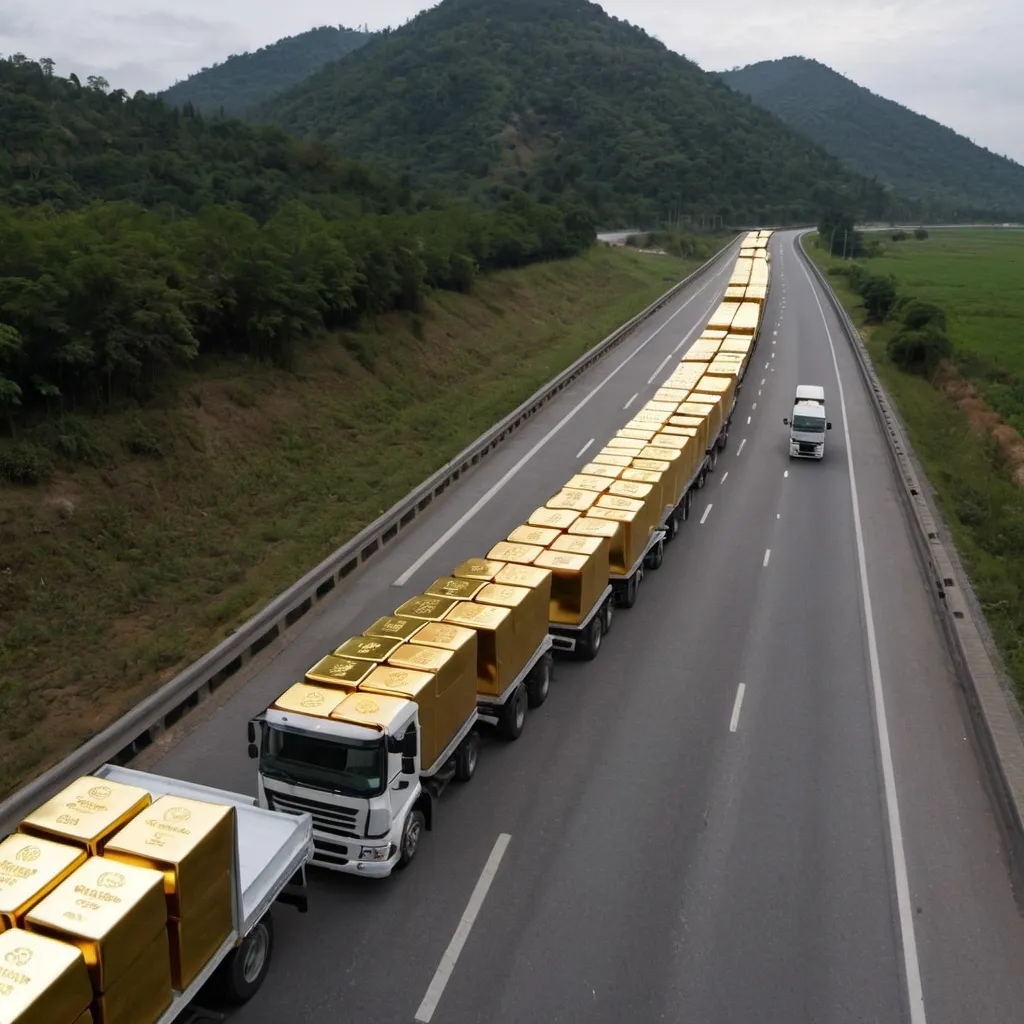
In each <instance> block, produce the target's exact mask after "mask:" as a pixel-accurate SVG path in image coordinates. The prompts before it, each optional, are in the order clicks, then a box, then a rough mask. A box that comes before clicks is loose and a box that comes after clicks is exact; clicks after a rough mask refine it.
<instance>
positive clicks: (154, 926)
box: [5, 857, 167, 992]
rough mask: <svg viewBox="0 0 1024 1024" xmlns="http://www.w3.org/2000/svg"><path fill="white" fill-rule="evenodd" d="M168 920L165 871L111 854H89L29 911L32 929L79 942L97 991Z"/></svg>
mask: <svg viewBox="0 0 1024 1024" xmlns="http://www.w3.org/2000/svg"><path fill="white" fill-rule="evenodd" d="M166 924H167V902H166V900H165V899H164V876H163V873H162V872H160V871H153V870H151V869H149V868H140V867H136V866H135V865H133V864H120V863H118V862H117V861H116V860H109V859H108V858H106V857H90V858H89V859H88V860H87V861H86V862H85V863H84V864H83V865H82V866H81V867H80V868H78V870H77V871H75V872H74V873H73V874H71V875H70V876H69V877H68V878H66V879H64V881H63V882H61V884H60V885H58V886H57V888H56V889H54V890H53V892H51V893H50V894H49V896H47V897H46V898H45V899H43V900H42V901H41V902H39V903H37V904H36V905H35V906H34V907H33V908H32V909H31V910H30V911H29V912H28V913H27V914H26V915H25V927H26V928H28V929H29V930H30V931H33V932H37V933H39V934H42V935H48V936H49V937H50V938H55V939H60V940H61V941H62V942H69V943H72V944H73V945H75V946H78V948H79V949H80V950H81V951H82V955H83V956H84V957H85V964H86V967H88V968H89V976H90V978H91V980H92V987H93V989H94V990H95V991H96V992H104V991H106V989H108V988H109V987H110V986H111V985H112V984H113V983H114V982H115V981H117V979H118V978H120V977H121V976H122V975H123V974H124V973H125V971H126V970H128V968H129V967H130V966H131V965H132V963H133V962H134V960H135V958H136V957H137V956H138V953H139V950H140V949H143V948H144V947H145V946H147V945H148V944H149V943H150V942H151V941H152V940H153V938H154V937H155V936H156V935H157V933H158V932H162V931H163V930H164V927H165V925H166ZM5 934H6V933H5Z"/></svg>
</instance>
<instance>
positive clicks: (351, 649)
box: [334, 599, 415, 665]
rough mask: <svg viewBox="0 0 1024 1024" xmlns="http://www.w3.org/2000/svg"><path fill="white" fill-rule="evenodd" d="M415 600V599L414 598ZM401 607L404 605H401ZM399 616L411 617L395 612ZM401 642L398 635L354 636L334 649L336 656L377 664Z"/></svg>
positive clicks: (385, 659)
mask: <svg viewBox="0 0 1024 1024" xmlns="http://www.w3.org/2000/svg"><path fill="white" fill-rule="evenodd" d="M414 600H415V599H414ZM402 607H403V608H404V607H405V605H403V606H402ZM395 615H396V616H398V617H399V618H413V617H414V616H411V615H410V616H406V615H402V614H401V613H400V612H395ZM401 643H402V641H401V640H399V639H398V637H394V636H393V637H380V636H354V637H351V638H350V639H348V640H346V641H345V642H344V643H343V644H342V645H341V646H340V647H336V648H335V649H334V657H336V658H346V659H348V658H355V660H356V661H371V662H373V663H374V664H375V665H379V664H381V663H382V662H384V661H387V658H388V655H389V654H390V653H391V652H392V651H393V650H394V649H395V648H396V647H398V646H399V645H400V644H401Z"/></svg>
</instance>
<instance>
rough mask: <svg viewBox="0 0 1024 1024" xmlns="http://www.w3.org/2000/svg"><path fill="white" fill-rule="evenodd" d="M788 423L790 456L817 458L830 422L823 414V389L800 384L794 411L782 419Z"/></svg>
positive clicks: (813, 385) (795, 397)
mask: <svg viewBox="0 0 1024 1024" xmlns="http://www.w3.org/2000/svg"><path fill="white" fill-rule="evenodd" d="M782 422H783V423H784V424H786V425H787V426H788V427H789V457H790V458H791V459H792V458H802V459H820V458H822V457H823V456H824V454H825V432H826V431H828V430H831V429H832V424H831V423H829V421H828V420H827V419H826V418H825V389H824V388H821V387H818V386H817V385H816V384H800V385H798V386H797V389H796V395H795V396H794V405H793V414H792V416H787V417H785V418H784V419H783V421H782Z"/></svg>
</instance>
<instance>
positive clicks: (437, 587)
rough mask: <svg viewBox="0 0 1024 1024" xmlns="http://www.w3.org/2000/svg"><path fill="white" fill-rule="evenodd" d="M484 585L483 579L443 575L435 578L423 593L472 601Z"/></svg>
mask: <svg viewBox="0 0 1024 1024" xmlns="http://www.w3.org/2000/svg"><path fill="white" fill-rule="evenodd" d="M483 585H484V583H483V581H482V580H471V579H466V578H463V579H458V578H457V577H455V576H442V577H441V578H440V579H436V580H434V582H433V583H431V584H430V586H429V587H427V588H426V589H425V590H424V591H423V593H424V594H427V595H429V596H430V597H455V598H458V600H460V601H472V600H473V597H474V596H475V595H476V594H477V593H478V592H479V590H480V588H481V587H482V586H483Z"/></svg>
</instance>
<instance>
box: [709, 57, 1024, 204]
mask: <svg viewBox="0 0 1024 1024" xmlns="http://www.w3.org/2000/svg"><path fill="white" fill-rule="evenodd" d="M721 77H722V79H723V80H724V81H725V82H726V83H727V84H728V85H729V86H730V87H732V88H733V89H736V90H738V91H739V92H741V93H743V94H745V95H749V96H750V97H752V98H753V100H754V101H755V102H756V103H758V104H760V105H761V106H762V107H764V108H765V109H766V110H769V111H771V112H772V113H773V114H776V115H777V116H778V117H780V118H782V120H783V121H785V122H786V123H787V124H788V125H790V126H792V127H793V128H795V129H796V130H797V131H799V132H802V133H803V134H805V135H806V136H807V137H808V138H810V139H813V140H814V141H815V142H816V143H818V145H820V146H822V147H823V148H824V149H826V150H828V152H830V153H832V154H833V155H834V156H836V157H838V158H839V159H840V160H842V161H843V163H844V164H846V165H847V166H848V167H850V168H851V169H852V170H854V171H857V172H859V173H861V174H865V175H868V176H871V177H875V178H877V179H878V180H879V181H882V182H885V183H886V184H888V185H891V186H892V187H893V188H895V189H896V190H897V191H898V192H900V193H901V194H903V195H906V196H909V197H912V198H914V199H917V200H920V201H921V202H922V205H923V216H925V217H926V218H928V217H931V218H940V217H954V216H956V217H959V218H960V219H963V220H966V219H969V218H971V217H972V216H979V217H984V216H987V217H989V218H992V219H997V220H1018V219H1024V167H1022V166H1021V165H1020V164H1018V163H1015V162H1014V161H1012V160H1009V159H1007V158H1006V157H1002V156H997V155H996V154H995V153H992V152H990V151H989V150H987V149H983V148H982V147H980V146H976V145H975V144H974V143H973V142H971V141H970V140H969V139H966V138H964V137H963V136H962V135H958V134H957V133H956V132H954V131H952V130H951V129H950V128H946V127H945V126H943V125H941V124H939V123H938V122H937V121H933V120H931V119H930V118H927V117H923V116H922V115H920V114H915V113H914V112H913V111H912V110H908V109H907V108H906V107H904V106H901V105H900V104H899V103H894V102H893V101H892V100H887V99H884V98H883V97H881V96H877V95H875V93H873V92H869V91H868V90H867V89H864V88H862V87H861V86H859V85H857V84H856V83H855V82H852V81H850V79H848V78H845V77H844V76H842V75H840V74H837V73H836V72H835V71H833V70H832V69H831V68H828V67H826V66H825V65H824V64H820V63H818V61H815V60H808V59H806V58H804V57H785V58H783V59H782V60H774V61H762V62H761V63H759V64H751V65H749V66H748V67H745V68H741V69H740V70H738V71H728V72H724V73H723V74H722V76H721Z"/></svg>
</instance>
